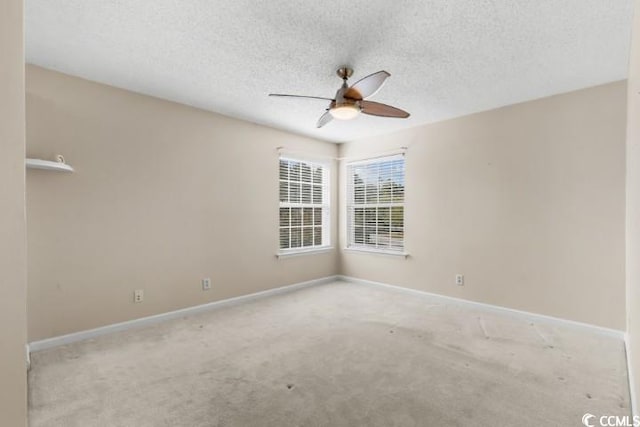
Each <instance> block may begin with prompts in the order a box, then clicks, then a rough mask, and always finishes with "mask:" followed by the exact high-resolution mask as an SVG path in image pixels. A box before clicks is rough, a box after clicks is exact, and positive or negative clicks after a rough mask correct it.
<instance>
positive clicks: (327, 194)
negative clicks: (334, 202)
mask: <svg viewBox="0 0 640 427" xmlns="http://www.w3.org/2000/svg"><path fill="white" fill-rule="evenodd" d="M283 161H284V162H289V166H290V164H291V163H292V162H293V163H299V164H300V165H302V164H306V165H308V166H310V168H311V181H310V182H305V181H303V179H302V170H301V171H300V180H299V181H293V182H299V184H300V185H299V192H300V199H299V200H300V202H291V201H290V198H291V187H292V186H291V182H292V180H291V179H290V178H291V176H288V177H287V179H284V180H283V179H282V162H283ZM317 167H320V168H322V182H321V183H319V184H318V183H314V178H313V169H314V168H317ZM289 173H290V170H289ZM283 181H286V182H287V184H288V185H287V192H288V193H287V194H288V196H287V198H288V199H289V200H286V201H283V200H282V182H283ZM303 184H307V185H310V188H311V193H310V203H303V202H302V200H303V199H302V197H303V187H304V186H303ZM314 187H321V188H322V192H321V197H322V201H321V202H320V203H316V202H314V191H313V190H314ZM278 203H279V205H278V252H277V255H278V257H286V256H289V255H291V256H293V255H304V254H307V253H321V252H327V251H328V250H330V249H331V248H332V247H331V163H330V162H329V161H326V160H319V159H313V158H306V157H297V156H286V155H280V156H279V158H278ZM283 208H290V209H291V208H296V209H297V208H299V209H301V212H300V221H301V222H300V226H294V225H292V219H293V218H292V215H291V211H289V212H290V213H289V215H290V216H289V220H288V221H289V225H288V226H284V225H283V223H282V217H281V215H282V209H283ZM317 208H320V209H321V224H320V225H316V223H315V215H316V211H315V209H317ZM305 209H313V215H314V217H313V220H312V223H313V225H312V226H311V228H312V233H315V232H314V231H313V229H315V228H320V230H321V231H320V232H321V241H322V243H321V244H320V245H314V244H312V245H307V246H305V245H304V229H305V227H304V225H303V224H304V218H305V212H304V211H305ZM293 227H295V228H298V227H300V228H301V230H300V233H301V235H300V243H301V246H300V247H288V248H282V247H281V244H282V237H283V233H282V230H283V229H285V228H288V229H289V246H291V241H292V233H291V230H292V228H293ZM315 238H316V237H315V234H313V239H314V240H315Z"/></svg>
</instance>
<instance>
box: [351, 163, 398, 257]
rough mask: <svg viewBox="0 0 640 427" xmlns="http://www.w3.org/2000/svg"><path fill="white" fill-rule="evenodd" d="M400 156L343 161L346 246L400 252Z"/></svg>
mask: <svg viewBox="0 0 640 427" xmlns="http://www.w3.org/2000/svg"><path fill="white" fill-rule="evenodd" d="M404 172H405V165H404V155H396V156H389V157H382V158H377V159H372V160H365V161H361V162H353V163H348V164H347V247H349V248H354V249H358V248H360V249H369V250H377V251H383V252H394V253H396V252H403V251H404V192H405V191H404V190H405V181H404Z"/></svg>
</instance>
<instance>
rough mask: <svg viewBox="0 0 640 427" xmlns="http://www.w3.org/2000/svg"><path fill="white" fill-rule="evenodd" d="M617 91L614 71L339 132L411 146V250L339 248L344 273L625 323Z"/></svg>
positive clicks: (362, 153) (354, 153) (363, 147)
mask: <svg viewBox="0 0 640 427" xmlns="http://www.w3.org/2000/svg"><path fill="white" fill-rule="evenodd" d="M625 99H626V84H625V83H624V82H618V83H613V84H609V85H604V86H599V87H595V88H591V89H585V90H581V91H577V92H573V93H568V94H564V95H558V96H554V97H550V98H545V99H541V100H537V101H533V102H527V103H523V104H518V105H513V106H509V107H505V108H501V109H498V110H493V111H488V112H483V113H479V114H475V115H471V116H467V117H462V118H458V119H453V120H449V121H445V122H440V123H436V124H431V125H426V126H422V127H418V128H415V129H412V130H408V131H404V132H400V133H394V134H390V135H387V136H382V137H377V138H371V139H366V140H363V141H358V142H353V143H348V144H343V145H342V146H341V153H340V156H341V157H350V158H358V157H366V156H367V155H372V154H377V153H379V152H384V151H387V150H394V149H397V148H399V147H402V146H408V147H409V149H408V153H407V156H406V186H407V190H406V191H407V193H406V203H407V205H406V218H405V219H406V247H407V250H408V252H409V253H410V255H411V256H410V257H409V258H408V259H406V260H405V259H402V258H396V257H389V256H381V255H371V254H363V253H349V252H345V253H344V255H343V257H342V259H341V262H342V267H341V269H342V273H343V274H346V275H349V276H355V277H359V278H364V279H368V280H373V281H379V282H386V283H391V284H395V285H400V286H406V287H409V288H415V289H420V290H425V291H429V292H434V293H438V294H443V295H449V296H453V297H458V298H464V299H468V300H474V301H480V302H485V303H490V304H496V305H500V306H506V307H510V308H514V309H519V310H525V311H530V312H534V313H541V314H546V315H551V316H556V317H560V318H565V319H571V320H576V321H581V322H586V323H591V324H595V325H601V326H605V327H609V328H615V329H620V330H623V329H624V328H625V314H624V304H625V290H624V281H625V278H624V274H625V259H624V250H625V246H624V245H625V244H624V232H625V231H624V216H625V192H624V185H625V157H624V156H625V142H624V141H625V114H626V113H625V111H626V101H625ZM342 197H344V194H342ZM341 200H343V199H342V198H341ZM341 227H342V229H343V230H344V227H345V224H344V216H342V224H341ZM341 235H344V234H343V233H341ZM341 246H342V247H343V246H344V242H343V243H342V245H341ZM457 273H461V274H464V275H465V286H463V287H458V286H456V285H455V284H454V276H455V274H457Z"/></svg>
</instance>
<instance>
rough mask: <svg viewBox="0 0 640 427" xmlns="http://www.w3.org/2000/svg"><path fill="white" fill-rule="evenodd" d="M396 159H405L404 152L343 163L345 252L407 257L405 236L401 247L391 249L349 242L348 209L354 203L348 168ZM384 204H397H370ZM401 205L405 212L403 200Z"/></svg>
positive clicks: (350, 229)
mask: <svg viewBox="0 0 640 427" xmlns="http://www.w3.org/2000/svg"><path fill="white" fill-rule="evenodd" d="M398 159H403V160H405V153H404V152H402V153H398V154H389V155H384V156H376V157H370V158H365V159H358V160H353V161H350V162H348V163H347V164H346V165H345V172H346V180H347V182H346V195H347V197H346V204H345V208H344V212H345V216H346V246H345V247H344V248H343V250H344V251H345V252H361V253H369V254H375V255H389V256H396V257H402V258H405V259H407V258H408V257H409V253H408V252H407V251H406V243H407V242H406V237H403V239H402V248H398V249H393V248H373V247H370V246H367V245H356V244H351V243H350V242H351V241H352V240H353V236H352V233H353V225H352V224H351V220H352V218H351V216H350V215H352V213H351V212H349V210H350V209H353V207H354V205H353V202H352V200H353V184H351V183H350V180H351V174H350V173H349V168H350V167H353V166H361V165H367V164H371V163H378V162H383V161H393V160H398ZM405 196H406V162H405ZM385 205H389V207H392V206H394V205H395V206H397V204H394V203H389V204H372V206H375V207H384V206H385ZM367 206H369V205H368V204H363V205H358V207H363V208H366V207H367ZM401 206H402V207H403V208H404V209H403V212H404V213H405V214H406V201H403V202H402V204H401ZM402 229H403V231H404V232H405V234H406V218H404V217H403V227H402Z"/></svg>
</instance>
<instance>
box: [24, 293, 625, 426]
mask: <svg viewBox="0 0 640 427" xmlns="http://www.w3.org/2000/svg"><path fill="white" fill-rule="evenodd" d="M29 389H30V396H29V398H30V411H29V416H30V424H31V426H47V427H55V426H65V427H71V426H78V427H90V426H108V427H112V426H119V427H120V426H122V427H124V426H131V427H145V426H153V427H159V426H172V427H173V426H188V427H195V426H199V427H204V426H243V427H244V426H274V427H283V426H491V427H495V426H545V427H546V426H562V427H567V426H580V425H582V423H581V419H582V415H583V414H584V413H586V412H590V413H592V414H596V415H599V414H611V415H616V414H619V415H629V412H630V410H629V396H628V388H627V374H626V362H625V354H624V344H623V342H622V341H621V340H619V339H616V338H612V337H610V336H604V335H599V334H597V333H594V332H592V331H587V330H583V329H579V328H575V327H570V326H558V325H557V324H548V323H546V324H545V323H538V322H531V321H528V320H526V319H524V318H522V317H518V316H515V315H509V314H496V313H493V312H488V311H482V310H479V309H474V308H469V307H468V306H464V305H457V304H453V303H444V302H443V301H442V300H440V299H433V298H430V297H426V296H425V297H422V296H416V295H410V294H406V293H404V292H400V291H396V290H393V289H382V288H373V287H368V286H364V285H356V284H347V283H339V282H338V283H334V284H330V285H321V286H315V287H312V288H307V289H303V290H299V291H296V292H293V293H290V294H286V295H279V296H274V297H270V298H265V299H262V300H260V301H256V302H251V303H247V304H243V305H238V306H234V307H226V308H221V309H218V310H214V311H211V312H209V313H206V314H202V315H198V316H193V317H188V318H184V319H180V320H175V321H168V322H165V323H162V324H159V325H156V326H153V327H148V328H145V329H138V330H134V331H129V332H124V333H117V334H113V335H108V336H103V337H100V338H97V339H94V340H90V341H84V342H80V343H75V344H71V345H67V346H63V347H58V348H55V349H50V350H45V351H41V352H38V353H35V354H33V355H32V369H31V372H30V375H29Z"/></svg>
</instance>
